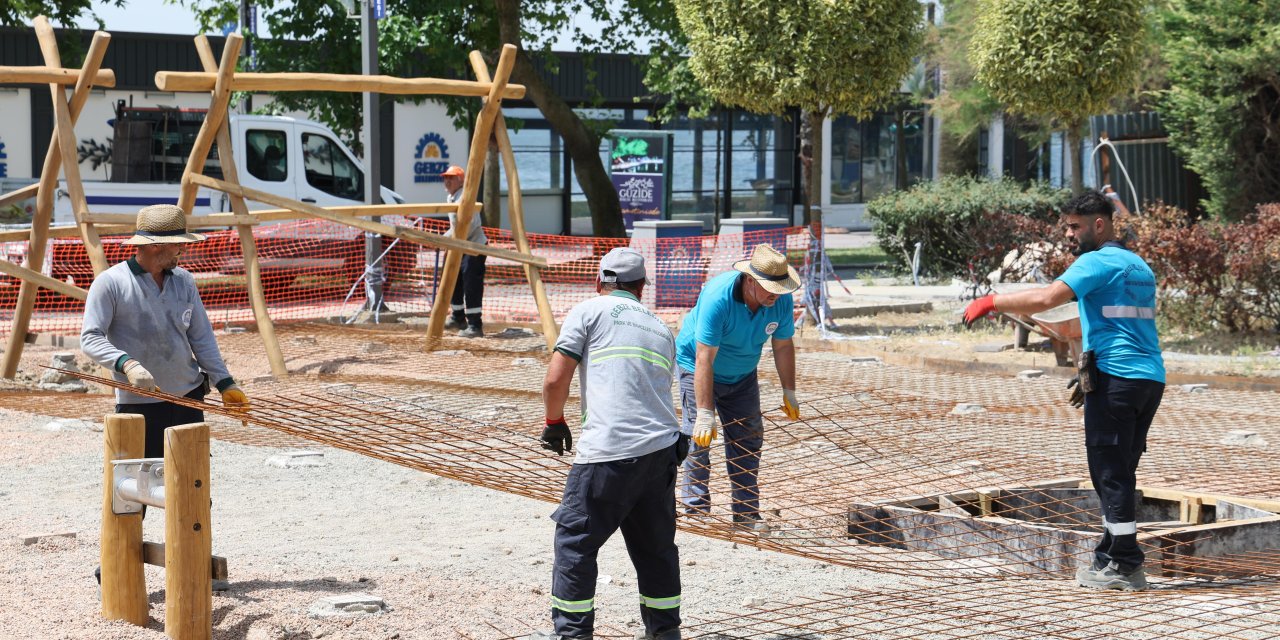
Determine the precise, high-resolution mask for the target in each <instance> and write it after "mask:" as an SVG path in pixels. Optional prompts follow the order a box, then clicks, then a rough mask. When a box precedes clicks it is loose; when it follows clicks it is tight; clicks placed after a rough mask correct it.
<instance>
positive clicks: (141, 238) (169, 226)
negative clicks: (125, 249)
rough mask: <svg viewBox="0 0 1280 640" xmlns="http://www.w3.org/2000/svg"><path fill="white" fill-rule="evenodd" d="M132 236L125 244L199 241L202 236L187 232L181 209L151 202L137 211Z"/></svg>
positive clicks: (202, 238) (185, 218)
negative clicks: (136, 221) (136, 220)
mask: <svg viewBox="0 0 1280 640" xmlns="http://www.w3.org/2000/svg"><path fill="white" fill-rule="evenodd" d="M137 229H138V230H137V231H136V232H134V236H133V237H132V238H129V239H128V240H125V241H124V243H125V244H168V243H174V242H200V241H201V240H204V236H202V235H200V234H198V233H187V217H186V215H184V214H183V213H182V209H180V208H178V207H177V206H175V205H171V204H153V205H151V206H149V207H143V208H142V210H140V211H138V225H137Z"/></svg>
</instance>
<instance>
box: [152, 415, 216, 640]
mask: <svg viewBox="0 0 1280 640" xmlns="http://www.w3.org/2000/svg"><path fill="white" fill-rule="evenodd" d="M164 502H165V514H164V515H165V521H164V543H165V544H164V549H165V571H164V577H165V612H164V633H165V635H166V636H168V637H169V638H170V639H171V640H208V639H209V638H211V637H212V636H213V578H212V577H211V576H212V567H211V563H210V559H209V558H210V556H211V555H212V553H213V532H212V528H211V527H210V526H209V425H207V424H205V423H203V422H201V423H196V424H187V425H182V426H180V427H171V428H169V429H165V432H164ZM140 548H141V544H139V549H140ZM139 566H141V562H140V561H139Z"/></svg>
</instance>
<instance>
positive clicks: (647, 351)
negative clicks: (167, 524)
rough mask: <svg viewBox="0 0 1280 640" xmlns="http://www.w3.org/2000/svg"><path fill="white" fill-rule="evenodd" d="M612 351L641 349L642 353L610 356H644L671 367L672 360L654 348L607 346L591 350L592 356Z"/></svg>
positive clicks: (646, 358)
mask: <svg viewBox="0 0 1280 640" xmlns="http://www.w3.org/2000/svg"><path fill="white" fill-rule="evenodd" d="M610 351H639V352H640V353H632V354H626V355H616V356H610V357H612V358H619V357H631V358H643V359H645V360H648V361H649V362H653V363H654V364H660V365H662V366H664V367H666V368H668V369H670V368H671V361H670V360H668V359H667V358H666V356H664V355H662V354H661V353H658V352H657V351H653V350H652V349H645V348H644V347H607V348H605V349H596V350H595V351H592V352H591V357H592V358H595V357H596V356H597V355H599V354H603V353H608V352H610ZM652 358H656V359H657V361H654V360H653V359H652ZM608 359H609V358H601V360H608Z"/></svg>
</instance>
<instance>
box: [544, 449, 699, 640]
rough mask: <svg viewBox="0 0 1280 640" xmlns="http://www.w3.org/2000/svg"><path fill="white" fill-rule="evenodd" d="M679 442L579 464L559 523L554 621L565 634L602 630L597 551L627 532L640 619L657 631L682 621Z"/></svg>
mask: <svg viewBox="0 0 1280 640" xmlns="http://www.w3.org/2000/svg"><path fill="white" fill-rule="evenodd" d="M677 455H678V452H677V445H676V444H673V445H671V446H670V447H667V448H665V449H662V450H659V451H655V452H653V453H650V454H648V455H644V456H641V457H639V458H627V459H625V460H615V461H612V462H594V463H590V464H575V465H573V468H572V469H570V470H569V478H568V480H567V481H566V482H565V486H564V498H563V499H562V500H561V501H560V508H558V509H556V510H555V513H553V514H551V519H552V520H555V522H556V560H555V562H556V563H555V567H554V568H553V569H552V574H551V620H552V622H554V623H555V633H556V634H558V635H560V636H562V637H565V638H590V637H592V634H593V633H594V628H595V617H596V614H595V595H596V574H597V567H596V554H597V553H598V552H599V551H600V547H601V546H603V545H604V543H605V541H606V540H608V539H609V537H610V536H612V535H613V532H614V531H617V530H618V529H622V537H623V539H624V540H625V541H626V543H627V553H628V554H629V555H630V556H631V564H633V565H635V568H636V582H637V583H638V587H639V589H640V619H641V620H642V621H643V622H644V628H645V632H646V633H649V634H652V635H658V634H661V633H664V632H667V631H671V630H673V629H676V628H678V627H679V626H680V554H679V550H677V549H676V541H675V538H676V507H675V486H676V484H675V483H676V465H677V464H678V460H677Z"/></svg>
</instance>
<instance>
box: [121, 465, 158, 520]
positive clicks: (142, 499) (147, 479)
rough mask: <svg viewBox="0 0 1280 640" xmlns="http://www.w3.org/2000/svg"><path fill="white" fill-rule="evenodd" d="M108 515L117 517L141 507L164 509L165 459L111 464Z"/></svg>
mask: <svg viewBox="0 0 1280 640" xmlns="http://www.w3.org/2000/svg"><path fill="white" fill-rule="evenodd" d="M111 464H112V471H111V473H112V475H111V489H112V490H111V512H112V513H114V514H116V515H118V516H120V515H128V514H131V513H139V512H141V511H142V505H144V504H145V505H147V506H151V507H156V508H158V509H163V508H164V458H134V459H131V460H112V461H111Z"/></svg>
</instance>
